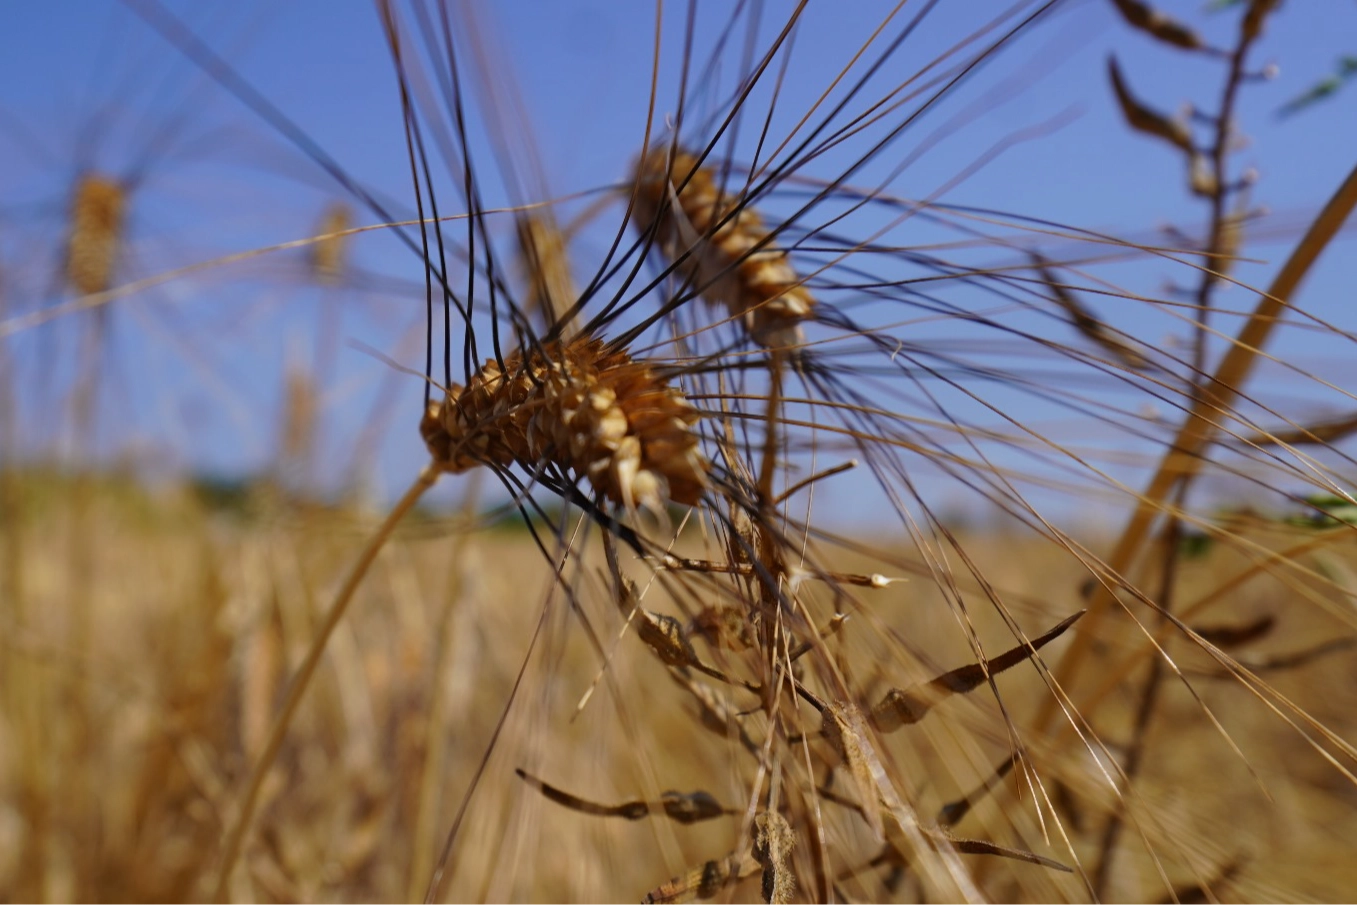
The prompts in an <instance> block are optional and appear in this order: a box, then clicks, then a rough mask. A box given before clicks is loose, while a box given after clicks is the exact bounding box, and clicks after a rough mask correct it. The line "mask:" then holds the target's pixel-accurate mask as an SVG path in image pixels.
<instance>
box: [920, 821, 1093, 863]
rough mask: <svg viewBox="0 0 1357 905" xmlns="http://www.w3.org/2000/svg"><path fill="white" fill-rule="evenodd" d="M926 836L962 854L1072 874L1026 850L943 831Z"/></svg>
mask: <svg viewBox="0 0 1357 905" xmlns="http://www.w3.org/2000/svg"><path fill="white" fill-rule="evenodd" d="M928 835H929V837H930V838H933V839H936V840H941V841H944V842H946V843H947V844H948V845H950V846H952V848H954V849H956V850H957V851H959V852H961V853H962V854H966V855H997V856H999V857H1000V858H1012V859H1013V860H1014V861H1026V862H1027V863H1028V864H1040V865H1041V866H1042V867H1049V868H1051V869H1052V870H1059V871H1064V872H1065V873H1067V874H1070V873H1074V869H1073V868H1070V867H1067V866H1066V865H1064V864H1061V863H1060V862H1059V861H1056V860H1054V859H1052V858H1046V857H1043V856H1041V855H1038V854H1036V853H1034V852H1029V851H1027V850H1026V849H1021V848H1009V847H1008V846H1005V845H999V844H998V843H996V842H990V841H989V840H987V839H958V838H957V837H955V836H953V835H951V834H950V833H948V832H946V831H944V830H932V831H930V832H929V834H928Z"/></svg>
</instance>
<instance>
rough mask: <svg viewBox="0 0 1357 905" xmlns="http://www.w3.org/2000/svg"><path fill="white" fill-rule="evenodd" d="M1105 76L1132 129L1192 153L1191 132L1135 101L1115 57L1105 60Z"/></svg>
mask: <svg viewBox="0 0 1357 905" xmlns="http://www.w3.org/2000/svg"><path fill="white" fill-rule="evenodd" d="M1107 74H1108V76H1110V77H1111V79H1112V90H1113V91H1115V92H1116V94H1117V103H1118V104H1120V105H1121V112H1122V115H1123V116H1125V117H1126V122H1127V123H1128V124H1129V125H1130V127H1131V128H1132V129H1135V130H1136V131H1137V132H1144V133H1145V134H1146V135H1153V136H1155V137H1156V138H1162V139H1163V140H1164V141H1167V142H1168V143H1169V144H1171V145H1173V146H1175V147H1177V148H1180V149H1182V150H1183V151H1186V152H1188V153H1189V154H1191V153H1193V148H1192V132H1191V131H1190V130H1189V129H1188V128H1187V126H1186V125H1185V124H1183V123H1181V122H1179V121H1178V120H1175V119H1170V118H1169V117H1167V116H1165V115H1164V114H1162V113H1159V112H1156V111H1154V110H1151V109H1150V108H1149V107H1146V106H1145V105H1144V104H1142V103H1140V101H1138V100H1136V98H1135V96H1134V95H1132V94H1131V91H1130V89H1129V88H1127V87H1126V82H1125V80H1124V79H1123V78H1122V76H1121V68H1120V67H1119V66H1117V58H1116V57H1112V56H1110V57H1108V58H1107Z"/></svg>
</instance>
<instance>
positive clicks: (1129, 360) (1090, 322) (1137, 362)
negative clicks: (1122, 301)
mask: <svg viewBox="0 0 1357 905" xmlns="http://www.w3.org/2000/svg"><path fill="white" fill-rule="evenodd" d="M1032 260H1033V261H1034V262H1035V264H1036V267H1037V271H1038V273H1040V274H1041V278H1042V280H1043V281H1045V283H1046V286H1047V288H1048V289H1050V290H1051V297H1052V298H1053V299H1054V300H1055V302H1056V304H1058V305H1059V306H1060V307H1061V308H1064V309H1065V313H1066V314H1068V315H1069V317H1070V323H1071V324H1073V325H1074V328H1075V329H1076V330H1078V331H1079V332H1080V333H1082V334H1084V335H1085V336H1086V337H1088V338H1089V339H1091V340H1093V342H1095V343H1097V344H1098V345H1100V346H1102V347H1103V348H1104V349H1106V350H1107V351H1109V352H1111V353H1112V354H1113V355H1115V356H1116V357H1117V358H1118V359H1120V360H1121V363H1122V364H1124V365H1126V367H1128V368H1130V369H1131V370H1133V371H1143V370H1145V369H1146V368H1148V367H1149V366H1150V362H1149V360H1148V359H1146V358H1145V356H1144V355H1141V354H1140V353H1139V352H1137V351H1136V350H1135V349H1133V348H1132V347H1131V346H1129V345H1128V344H1127V343H1125V342H1123V341H1122V340H1121V339H1119V338H1118V337H1117V336H1116V335H1115V334H1113V333H1112V331H1110V330H1109V329H1108V328H1107V325H1106V324H1104V323H1103V322H1102V321H1100V320H1098V318H1097V316H1096V315H1094V313H1093V312H1092V311H1090V310H1089V309H1088V308H1087V307H1085V306H1084V304H1083V303H1081V302H1080V301H1079V300H1078V299H1076V298H1075V297H1074V294H1073V293H1072V292H1070V290H1069V289H1067V288H1066V287H1065V286H1063V285H1061V284H1060V283H1059V282H1057V281H1056V278H1055V275H1054V274H1053V273H1051V269H1050V267H1048V266H1047V263H1046V259H1045V258H1043V257H1041V255H1038V254H1033V255H1032Z"/></svg>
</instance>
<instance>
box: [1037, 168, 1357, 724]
mask: <svg viewBox="0 0 1357 905" xmlns="http://www.w3.org/2000/svg"><path fill="white" fill-rule="evenodd" d="M1354 207H1357V167H1354V168H1353V170H1352V171H1351V172H1350V173H1348V176H1347V178H1346V179H1344V180H1343V183H1342V185H1340V186H1339V187H1338V190H1337V191H1336V192H1334V195H1333V197H1332V198H1330V199H1329V201H1328V203H1327V204H1326V205H1325V206H1324V209H1323V210H1322V211H1320V213H1319V216H1318V217H1316V218H1315V220H1314V222H1313V223H1311V224H1310V229H1309V230H1308V231H1307V232H1306V234H1305V236H1304V237H1303V238H1302V239H1301V240H1300V243H1299V244H1298V245H1297V246H1296V249H1295V250H1294V251H1293V252H1292V253H1291V256H1290V257H1289V258H1288V259H1287V261H1286V263H1285V264H1284V265H1283V266H1282V269H1281V271H1280V272H1278V274H1277V276H1276V278H1275V279H1274V280H1273V281H1272V285H1271V286H1270V287H1269V288H1268V291H1267V292H1266V293H1265V294H1264V295H1263V297H1262V298H1261V299H1259V301H1258V305H1257V306H1256V307H1255V308H1254V310H1253V314H1252V315H1251V316H1250V317H1249V319H1248V321H1247V322H1246V323H1245V324H1244V326H1243V328H1242V329H1241V330H1240V331H1239V335H1238V336H1237V337H1236V338H1235V340H1234V342H1233V343H1232V344H1231V346H1230V348H1229V351H1227V352H1226V353H1225V357H1224V359H1222V360H1221V363H1220V366H1219V367H1218V368H1217V369H1216V372H1215V374H1214V375H1213V376H1212V377H1211V378H1210V380H1209V381H1208V382H1207V384H1206V385H1205V386H1204V387H1203V388H1202V392H1201V393H1200V394H1198V395H1197V397H1196V399H1194V400H1193V403H1192V410H1191V411H1190V412H1189V413H1188V416H1187V419H1186V420H1185V421H1184V422H1183V425H1182V427H1181V428H1179V430H1178V435H1177V436H1176V437H1175V438H1174V441H1173V444H1172V445H1171V446H1170V447H1169V449H1168V451H1167V452H1165V453H1164V457H1163V458H1162V459H1161V460H1160V463H1159V468H1158V470H1157V471H1156V473H1155V475H1154V478H1153V479H1152V480H1151V481H1150V484H1149V486H1148V487H1147V488H1146V489H1145V492H1144V493H1143V494H1141V496H1140V501H1139V503H1138V504H1137V505H1136V509H1135V512H1134V513H1133V514H1132V515H1131V519H1130V521H1128V522H1127V524H1126V527H1125V529H1124V530H1123V531H1122V534H1121V539H1120V540H1119V541H1118V542H1117V546H1116V548H1115V549H1114V550H1113V551H1112V554H1111V555H1110V556H1109V557H1108V560H1107V565H1108V570H1109V571H1110V572H1111V573H1112V574H1114V575H1120V574H1123V573H1125V571H1126V569H1127V567H1128V566H1129V565H1130V564H1131V562H1132V560H1134V559H1135V556H1136V554H1137V553H1139V552H1140V548H1141V545H1142V542H1143V541H1144V539H1145V536H1146V534H1147V533H1148V531H1149V528H1150V526H1151V524H1152V522H1153V521H1154V520H1155V518H1156V517H1157V516H1158V514H1159V510H1160V508H1161V507H1160V502H1161V501H1162V500H1163V499H1164V496H1165V494H1167V493H1168V492H1169V491H1170V490H1171V489H1172V488H1173V485H1174V484H1175V483H1176V482H1177V481H1179V480H1180V479H1185V478H1186V477H1187V476H1189V475H1191V474H1193V473H1195V472H1196V470H1197V467H1198V465H1199V464H1200V458H1199V454H1200V453H1201V451H1202V450H1203V449H1205V448H1206V445H1207V444H1208V443H1209V442H1210V441H1211V438H1212V437H1213V436H1214V435H1215V432H1216V429H1217V428H1218V427H1219V421H1218V420H1217V419H1218V418H1219V417H1220V416H1224V415H1225V414H1226V413H1227V411H1228V409H1229V406H1230V404H1231V403H1232V402H1233V401H1234V397H1235V396H1236V395H1238V393H1239V387H1241V386H1242V385H1243V383H1244V380H1245V379H1246V378H1247V377H1248V374H1249V370H1250V369H1251V368H1252V367H1253V362H1254V359H1255V358H1257V356H1258V354H1259V351H1260V350H1261V349H1262V347H1263V346H1264V344H1266V343H1267V340H1268V337H1269V336H1270V335H1271V333H1272V330H1273V328H1274V327H1275V326H1276V325H1277V324H1278V323H1279V322H1280V321H1281V316H1282V315H1283V314H1284V313H1285V310H1286V308H1287V307H1288V305H1289V301H1290V298H1291V295H1292V293H1294V292H1295V291H1296V287H1297V286H1299V285H1300V282H1301V280H1302V279H1304V278H1305V275H1306V274H1307V273H1309V271H1310V268H1311V267H1312V266H1313V265H1314V263H1315V260H1316V259H1317V258H1318V257H1319V255H1320V253H1321V252H1322V251H1323V250H1324V249H1325V248H1326V247H1327V246H1328V244H1329V242H1330V241H1331V240H1332V239H1333V237H1334V236H1335V235H1336V234H1337V233H1338V230H1339V229H1340V228H1341V227H1342V226H1343V223H1344V222H1345V221H1346V220H1347V218H1348V216H1349V215H1350V214H1351V213H1352V211H1353V208H1354ZM1115 600H1116V598H1115V597H1114V595H1113V593H1112V591H1111V590H1109V589H1108V588H1107V586H1105V585H1103V584H1099V585H1098V587H1097V588H1096V589H1095V590H1094V593H1093V597H1092V599H1091V600H1090V601H1089V613H1088V616H1087V618H1085V620H1084V625H1083V630H1082V631H1081V632H1080V633H1079V635H1078V636H1077V637H1076V638H1075V640H1074V643H1073V644H1071V645H1070V647H1069V649H1068V650H1067V651H1066V652H1065V656H1064V658H1063V659H1061V661H1060V664H1059V666H1058V667H1057V668H1056V675H1055V678H1056V682H1057V683H1058V684H1059V685H1061V686H1063V687H1066V688H1068V687H1070V683H1071V682H1072V681H1073V679H1074V678H1075V676H1076V675H1078V671H1079V668H1080V667H1081V666H1082V664H1083V661H1084V659H1085V657H1086V656H1087V655H1088V650H1089V647H1090V644H1091V642H1092V639H1093V638H1095V637H1096V636H1097V633H1098V628H1099V627H1100V626H1101V624H1102V622H1103V620H1104V619H1105V618H1106V616H1107V614H1108V612H1109V611H1110V609H1111V605H1112V603H1113V602H1114V601H1115ZM1056 704H1057V699H1056V697H1055V696H1051V697H1048V698H1046V700H1045V701H1044V703H1043V704H1042V708H1041V710H1040V711H1039V712H1038V714H1037V720H1036V727H1037V729H1038V731H1040V730H1042V729H1044V728H1045V727H1046V726H1047V725H1049V723H1050V720H1051V717H1052V716H1054V714H1055V711H1056Z"/></svg>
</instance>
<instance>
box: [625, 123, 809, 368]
mask: <svg viewBox="0 0 1357 905" xmlns="http://www.w3.org/2000/svg"><path fill="white" fill-rule="evenodd" d="M635 182H636V207H635V210H636V223H637V226H638V227H639V228H640V229H641V231H642V232H643V233H646V234H647V235H648V234H650V233H651V231H652V230H653V231H654V235H655V241H656V244H657V245H658V246H659V248H660V250H661V251H662V252H663V253H664V254H665V255H667V256H668V257H669V258H670V260H674V261H677V260H678V259H679V258H681V257H682V256H683V255H684V254H687V255H688V257H687V258H686V259H685V260H684V262H683V264H681V265H679V267H678V271H677V272H678V274H679V276H680V277H682V278H683V279H685V280H688V281H690V282H691V283H692V285H693V286H694V287H696V289H697V290H698V291H699V292H701V293H702V295H703V296H704V297H705V298H706V299H708V300H709V301H712V302H715V303H717V304H722V305H725V307H726V309H727V310H728V311H729V312H730V316H731V317H732V318H736V319H737V320H739V321H740V323H741V324H743V325H744V328H745V330H746V331H747V332H748V333H749V336H750V337H751V338H752V339H753V340H754V341H755V342H756V343H758V344H759V345H762V346H765V347H768V348H789V347H791V346H796V345H799V344H800V343H801V342H802V334H801V328H800V323H801V321H803V320H806V319H807V318H809V317H810V316H811V314H812V312H813V311H814V309H815V297H814V296H813V295H812V294H811V292H810V290H808V289H807V288H806V287H805V286H804V285H803V283H802V280H801V278H800V277H799V276H798V275H797V273H796V270H795V269H793V267H792V265H791V263H790V261H789V260H788V257H787V252H786V251H785V250H783V249H781V248H778V247H777V245H776V244H775V243H774V242H773V241H771V240H770V238H769V236H770V235H771V234H770V232H769V230H768V228H767V227H766V226H764V223H763V218H762V217H760V216H759V215H758V213H757V212H756V211H754V210H753V209H752V208H750V207H748V206H747V205H743V204H741V201H740V199H739V198H736V197H733V196H732V195H730V194H729V193H727V192H725V191H723V190H722V189H721V188H720V187H719V185H718V176H717V175H716V174H715V173H713V172H712V170H711V169H710V168H707V167H699V166H698V164H697V158H695V157H694V156H693V155H691V154H689V153H687V152H686V151H683V150H677V151H675V152H674V154H673V158H672V160H671V159H670V154H669V147H668V146H667V145H662V146H660V147H658V148H656V149H654V150H652V151H650V152H649V153H648V154H646V155H645V157H643V158H642V159H641V160H640V161H639V162H638V163H637V164H636V171H635Z"/></svg>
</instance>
